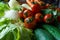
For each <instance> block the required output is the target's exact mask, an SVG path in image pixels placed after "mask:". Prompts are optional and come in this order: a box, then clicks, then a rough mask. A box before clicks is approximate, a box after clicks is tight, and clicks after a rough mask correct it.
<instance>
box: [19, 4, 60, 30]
mask: <svg viewBox="0 0 60 40" xmlns="http://www.w3.org/2000/svg"><path fill="white" fill-rule="evenodd" d="M50 6H51V5H50V4H46V5H45V6H41V5H39V4H34V5H33V6H32V7H31V9H32V10H28V9H26V8H23V11H22V12H21V11H19V13H18V14H19V17H20V18H23V19H24V26H25V27H26V28H29V29H33V28H35V26H36V24H37V23H39V22H44V23H48V24H49V23H53V22H54V18H53V14H50V13H47V14H45V15H44V13H42V12H41V10H43V9H47V8H48V7H50ZM57 19H58V21H59V22H60V16H58V17H57Z"/></svg>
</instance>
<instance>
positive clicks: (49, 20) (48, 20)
mask: <svg viewBox="0 0 60 40" xmlns="http://www.w3.org/2000/svg"><path fill="white" fill-rule="evenodd" d="M43 21H44V22H45V23H52V22H53V17H52V14H46V15H45V16H44V18H43Z"/></svg>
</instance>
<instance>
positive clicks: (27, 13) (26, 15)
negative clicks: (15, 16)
mask: <svg viewBox="0 0 60 40" xmlns="http://www.w3.org/2000/svg"><path fill="white" fill-rule="evenodd" d="M23 16H24V18H27V17H29V16H32V12H31V11H30V10H25V11H24V12H23Z"/></svg>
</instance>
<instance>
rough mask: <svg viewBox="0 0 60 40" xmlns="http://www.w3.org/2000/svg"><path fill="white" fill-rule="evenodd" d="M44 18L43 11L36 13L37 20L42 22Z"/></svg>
mask: <svg viewBox="0 0 60 40" xmlns="http://www.w3.org/2000/svg"><path fill="white" fill-rule="evenodd" d="M42 18H43V15H42V14H41V13H36V14H35V20H36V21H37V22H41V21H42Z"/></svg>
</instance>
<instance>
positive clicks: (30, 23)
mask: <svg viewBox="0 0 60 40" xmlns="http://www.w3.org/2000/svg"><path fill="white" fill-rule="evenodd" d="M24 25H25V27H26V28H29V29H34V28H35V25H36V21H35V19H34V18H33V17H28V18H26V19H25V20H24Z"/></svg>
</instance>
